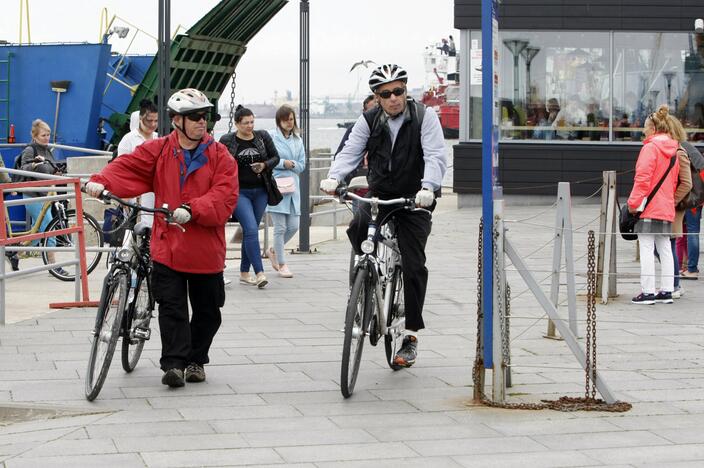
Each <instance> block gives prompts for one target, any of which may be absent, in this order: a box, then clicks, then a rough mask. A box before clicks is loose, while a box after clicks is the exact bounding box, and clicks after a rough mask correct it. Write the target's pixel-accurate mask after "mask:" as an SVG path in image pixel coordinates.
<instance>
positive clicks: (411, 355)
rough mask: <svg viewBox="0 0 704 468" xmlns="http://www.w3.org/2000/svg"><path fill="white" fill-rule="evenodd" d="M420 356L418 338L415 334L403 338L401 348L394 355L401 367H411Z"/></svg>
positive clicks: (395, 362) (395, 360)
mask: <svg viewBox="0 0 704 468" xmlns="http://www.w3.org/2000/svg"><path fill="white" fill-rule="evenodd" d="M417 356H418V339H417V338H416V337H415V336H410V335H409V336H406V337H404V338H403V344H402V345H401V349H399V350H398V352H397V353H396V356H395V357H394V364H396V365H397V366H401V367H411V366H412V365H413V364H414V363H415V362H416V357H417Z"/></svg>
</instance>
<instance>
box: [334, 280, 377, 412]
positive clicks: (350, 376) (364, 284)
mask: <svg viewBox="0 0 704 468" xmlns="http://www.w3.org/2000/svg"><path fill="white" fill-rule="evenodd" d="M368 280H369V275H368V272H367V269H366V268H365V267H360V268H358V269H357V275H356V276H355V280H354V284H353V285H352V291H351V293H350V299H349V301H348V302H347V311H346V314H345V339H344V342H343V345H342V365H341V366H340V391H341V392H342V396H343V397H345V398H349V397H350V396H352V392H353V391H354V386H355V383H356V382H357V374H358V372H359V364H360V362H361V360H362V349H363V348H364V337H365V333H364V324H365V323H369V319H368V317H369V316H370V315H371V312H372V311H371V306H372V301H371V298H369V297H368V292H369V288H368V284H369V282H368Z"/></svg>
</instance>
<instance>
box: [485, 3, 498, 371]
mask: <svg viewBox="0 0 704 468" xmlns="http://www.w3.org/2000/svg"><path fill="white" fill-rule="evenodd" d="M496 8H497V5H496V0H482V217H483V218H484V231H483V233H482V239H483V243H484V252H483V256H482V278H483V279H484V282H483V285H482V307H483V309H484V329H483V340H482V343H483V346H484V368H486V369H490V368H493V367H494V360H493V354H492V348H493V336H492V333H493V321H494V311H493V305H494V304H493V303H494V294H493V291H494V264H493V253H494V244H493V238H492V233H493V226H494V161H493V149H494V148H493V146H494V145H493V138H494V135H493V130H494V129H493V126H494V112H495V109H494V57H493V54H494V38H493V18H494V17H495V16H496V10H495V9H496Z"/></svg>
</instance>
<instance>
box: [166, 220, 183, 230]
mask: <svg viewBox="0 0 704 468" xmlns="http://www.w3.org/2000/svg"><path fill="white" fill-rule="evenodd" d="M166 224H168V225H169V226H176V227H177V228H179V229H180V230H181V232H186V228H185V227H183V226H181V225H180V224H178V223H174V222H169V221H167V222H166Z"/></svg>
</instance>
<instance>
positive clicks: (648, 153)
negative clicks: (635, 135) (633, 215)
mask: <svg viewBox="0 0 704 468" xmlns="http://www.w3.org/2000/svg"><path fill="white" fill-rule="evenodd" d="M679 146H680V144H679V143H678V142H677V141H676V140H673V139H672V138H670V137H669V136H667V135H666V134H664V133H656V134H655V135H651V136H649V137H648V138H646V139H645V140H644V141H643V148H642V149H641V150H640V154H639V155H638V161H637V162H636V175H635V177H634V178H633V189H632V190H631V195H630V196H629V197H628V206H629V207H631V208H633V209H638V207H640V205H641V203H642V202H643V199H644V198H645V197H647V196H648V194H649V193H650V191H651V190H653V188H655V185H656V184H657V183H658V181H659V180H660V178H661V177H662V176H663V174H665V171H666V170H667V167H668V166H669V164H670V158H673V157H675V155H676V154H677V148H679ZM679 172H680V163H679V161H678V158H676V157H675V165H674V166H673V167H672V169H670V172H669V173H668V174H667V178H665V180H664V181H663V183H662V185H661V186H660V189H659V190H658V191H657V193H656V194H655V195H654V196H653V199H652V200H651V201H650V203H648V206H647V208H646V209H645V211H644V212H643V213H642V214H641V218H647V219H660V220H663V221H669V222H672V221H674V219H675V189H676V188H677V175H678V174H679Z"/></svg>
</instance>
